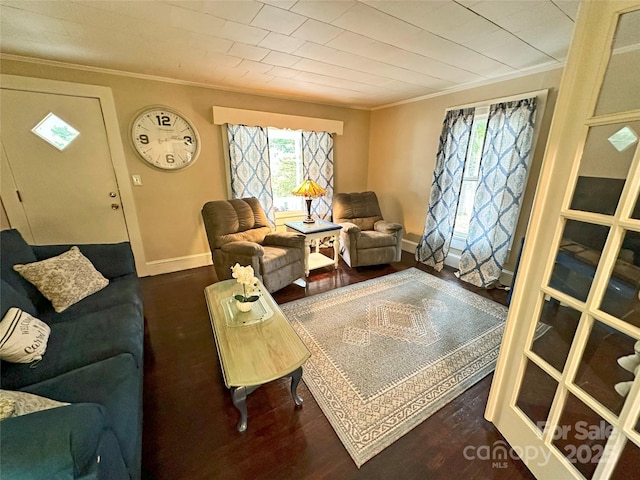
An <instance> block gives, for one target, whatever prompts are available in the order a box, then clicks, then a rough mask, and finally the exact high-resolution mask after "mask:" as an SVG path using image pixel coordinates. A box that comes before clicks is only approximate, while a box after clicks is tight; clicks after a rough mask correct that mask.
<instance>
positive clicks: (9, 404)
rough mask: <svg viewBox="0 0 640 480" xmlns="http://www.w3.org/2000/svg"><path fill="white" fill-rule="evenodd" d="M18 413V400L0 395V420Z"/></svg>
mask: <svg viewBox="0 0 640 480" xmlns="http://www.w3.org/2000/svg"><path fill="white" fill-rule="evenodd" d="M15 414H16V402H14V401H13V400H10V399H8V398H4V397H0V421H1V420H5V419H7V418H11V417H13V416H15Z"/></svg>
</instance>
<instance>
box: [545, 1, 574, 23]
mask: <svg viewBox="0 0 640 480" xmlns="http://www.w3.org/2000/svg"><path fill="white" fill-rule="evenodd" d="M549 2H550V3H551V5H553V6H554V7H556V8H557V9H558V10H560V13H562V14H563V15H564V16H565V17H567V18H568V19H569V20H570V21H571V23H573V24H574V25H575V23H576V21H575V20H574V19H573V18H571V17H570V16H569V15H567V12H565V11H564V10H563V9H561V8H560V7H559V6H558V5H557V4H556V2H554V1H553V0H549Z"/></svg>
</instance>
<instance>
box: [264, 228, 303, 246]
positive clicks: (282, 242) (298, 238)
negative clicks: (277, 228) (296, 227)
mask: <svg viewBox="0 0 640 480" xmlns="http://www.w3.org/2000/svg"><path fill="white" fill-rule="evenodd" d="M262 243H263V245H276V246H279V247H291V248H304V235H302V234H301V233H294V232H274V233H269V234H267V235H266V236H265V237H264V241H263V242H262Z"/></svg>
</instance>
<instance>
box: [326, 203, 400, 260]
mask: <svg viewBox="0 0 640 480" xmlns="http://www.w3.org/2000/svg"><path fill="white" fill-rule="evenodd" d="M333 221H334V223H339V224H340V225H342V230H341V231H340V255H341V256H342V258H343V260H344V261H345V262H346V263H347V265H349V266H350V267H360V266H364V265H378V264H381V263H390V262H399V261H400V256H401V255H402V233H403V231H402V225H400V224H399V223H390V222H386V221H384V220H383V219H382V213H381V212H380V205H378V197H376V194H375V193H374V192H362V193H337V194H335V195H334V196H333Z"/></svg>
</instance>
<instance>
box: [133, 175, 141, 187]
mask: <svg viewBox="0 0 640 480" xmlns="http://www.w3.org/2000/svg"><path fill="white" fill-rule="evenodd" d="M131 178H132V179H133V184H134V185H138V186H141V185H142V177H141V176H140V175H131Z"/></svg>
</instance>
